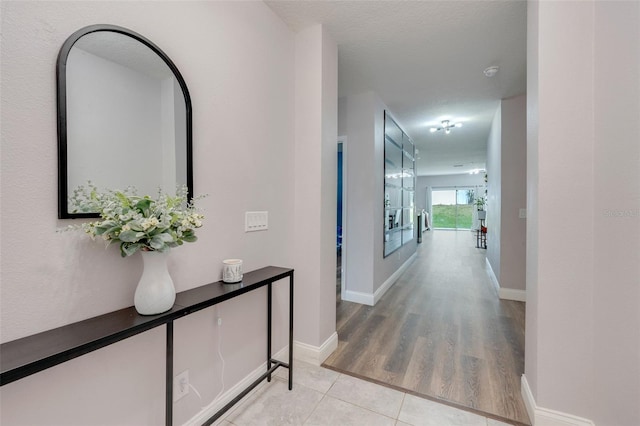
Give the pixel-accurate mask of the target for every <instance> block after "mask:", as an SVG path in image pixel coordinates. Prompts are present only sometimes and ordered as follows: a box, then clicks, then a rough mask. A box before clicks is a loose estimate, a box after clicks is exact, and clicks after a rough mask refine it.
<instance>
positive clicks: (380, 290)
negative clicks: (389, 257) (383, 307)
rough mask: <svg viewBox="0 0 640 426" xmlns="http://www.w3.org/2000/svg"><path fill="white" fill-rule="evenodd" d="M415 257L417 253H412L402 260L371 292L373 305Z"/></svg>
mask: <svg viewBox="0 0 640 426" xmlns="http://www.w3.org/2000/svg"><path fill="white" fill-rule="evenodd" d="M416 257H418V253H413V254H412V255H411V257H409V258H408V259H407V261H406V262H404V263H403V264H402V266H401V267H399V268H398V270H396V271H395V272H394V273H393V274H391V276H390V277H389V278H387V280H386V281H385V282H383V283H382V285H381V286H380V287H378V289H377V290H376V291H375V293H373V306H375V304H376V303H378V302H379V301H380V299H382V296H384V294H385V293H386V292H387V290H389V289H390V288H391V286H392V285H393V284H394V283H395V282H396V281H398V278H400V275H402V274H403V273H404V271H406V270H407V268H408V267H409V265H411V262H413V261H414V260H415V259H416Z"/></svg>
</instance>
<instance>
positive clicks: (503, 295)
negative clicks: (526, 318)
mask: <svg viewBox="0 0 640 426" xmlns="http://www.w3.org/2000/svg"><path fill="white" fill-rule="evenodd" d="M498 296H500V299H504V300H515V301H518V302H526V301H527V291H526V290H516V289H515V288H501V289H500V290H498Z"/></svg>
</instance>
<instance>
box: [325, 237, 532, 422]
mask: <svg viewBox="0 0 640 426" xmlns="http://www.w3.org/2000/svg"><path fill="white" fill-rule="evenodd" d="M423 235H424V239H423V242H422V244H419V245H418V252H417V253H418V257H417V259H416V260H415V261H414V262H413V263H412V265H411V266H410V267H409V268H408V269H407V271H406V272H405V273H404V274H403V275H402V276H401V277H400V279H399V280H398V281H397V282H396V283H395V284H394V285H393V286H392V287H391V288H390V289H389V291H387V293H386V294H385V295H384V297H383V298H382V299H381V300H380V301H379V302H378V303H377V304H376V306H374V307H371V306H366V305H360V304H356V303H351V302H345V301H341V300H340V298H339V297H338V305H337V330H338V338H339V342H338V349H337V350H336V351H335V352H334V353H333V354H332V355H331V356H330V357H329V358H328V359H327V360H326V361H325V363H324V366H325V367H328V368H331V369H334V370H338V371H341V372H344V373H347V374H352V375H354V376H357V377H361V378H365V379H368V380H371V381H375V382H378V383H382V384H386V385H388V386H391V387H394V388H397V389H401V390H403V391H406V392H410V393H414V394H417V395H421V396H424V397H426V398H430V399H434V400H438V401H442V402H445V403H449V404H451V405H454V406H458V407H464V408H467V409H469V410H471V411H476V412H482V413H483V414H485V415H489V416H493V417H495V418H497V419H499V420H502V421H505V420H507V419H508V420H509V422H510V423H513V424H527V425H529V424H531V423H530V421H529V418H528V416H527V414H526V409H525V406H524V403H523V401H522V397H521V396H520V376H521V375H522V373H524V323H525V304H524V303H522V302H513V301H505V300H499V299H498V294H497V291H496V289H495V288H494V286H493V285H492V284H491V282H490V281H489V279H488V277H487V274H486V271H485V255H486V251H485V250H483V249H477V248H475V234H472V233H471V232H467V231H438V230H436V231H428V232H425V233H424V234H423ZM338 296H339V293H338Z"/></svg>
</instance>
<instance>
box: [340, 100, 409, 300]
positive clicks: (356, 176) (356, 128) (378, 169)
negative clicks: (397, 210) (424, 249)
mask: <svg viewBox="0 0 640 426" xmlns="http://www.w3.org/2000/svg"><path fill="white" fill-rule="evenodd" d="M338 106H339V108H338V122H339V126H338V127H339V129H340V134H341V135H344V136H347V150H348V155H347V157H346V158H347V160H346V161H347V163H346V173H347V191H346V194H347V200H348V203H347V215H346V221H347V223H346V233H345V235H344V239H345V241H346V259H348V265H347V268H346V271H347V272H346V279H345V282H346V294H345V295H344V296H343V297H344V298H345V300H351V301H358V302H360V303H365V302H364V300H369V301H372V300H373V297H374V294H375V292H376V290H378V289H380V288H381V287H382V286H383V284H385V282H386V281H387V280H388V279H389V277H391V276H392V275H393V273H394V272H396V271H397V270H398V268H400V267H401V266H402V265H403V264H404V262H406V261H407V260H408V259H409V258H410V257H411V256H412V255H413V254H414V253H415V250H416V239H415V238H414V239H413V241H411V242H410V243H408V244H406V245H404V246H402V247H401V248H400V249H398V250H397V251H395V252H394V253H392V254H391V255H389V256H387V257H386V258H384V257H383V245H384V233H383V230H384V211H383V209H384V201H383V194H384V191H383V185H384V169H383V165H384V111H385V110H388V108H387V107H386V105H385V104H384V103H383V102H382V100H381V99H380V98H379V96H378V95H377V94H376V93H374V92H365V93H361V94H358V95H352V96H348V97H345V98H341V99H340V102H339V105H338ZM381 291H382V290H381ZM372 303H373V302H372Z"/></svg>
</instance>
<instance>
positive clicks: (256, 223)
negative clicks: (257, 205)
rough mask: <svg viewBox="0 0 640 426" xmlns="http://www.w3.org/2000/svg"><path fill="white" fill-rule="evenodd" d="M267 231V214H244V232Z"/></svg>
mask: <svg viewBox="0 0 640 426" xmlns="http://www.w3.org/2000/svg"><path fill="white" fill-rule="evenodd" d="M266 229H269V212H245V214H244V231H245V232H252V231H264V230H266Z"/></svg>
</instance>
